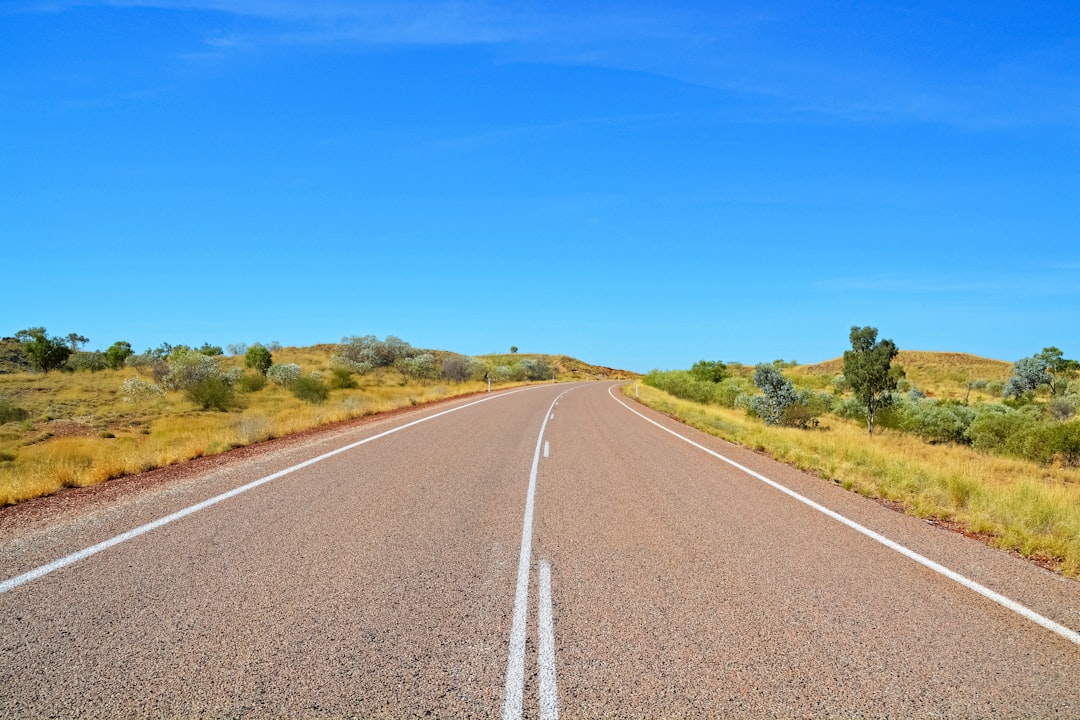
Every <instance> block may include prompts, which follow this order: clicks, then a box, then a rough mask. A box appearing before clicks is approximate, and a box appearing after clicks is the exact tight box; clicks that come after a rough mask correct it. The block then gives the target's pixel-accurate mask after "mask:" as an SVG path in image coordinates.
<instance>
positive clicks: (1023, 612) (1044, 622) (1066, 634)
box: [608, 386, 1080, 645]
mask: <svg viewBox="0 0 1080 720" xmlns="http://www.w3.org/2000/svg"><path fill="white" fill-rule="evenodd" d="M614 387H615V386H612V387H610V388H608V395H610V396H611V398H612V399H613V400H614V401H615V402H617V403H619V404H620V405H622V406H623V407H624V408H626V409H627V410H629V411H630V412H632V413H634V414H635V415H637V416H638V417H640V418H641V419H643V420H645V421H646V422H650V423H652V424H653V425H655V426H656V427H658V428H660V429H661V430H663V431H664V432H667V433H671V434H672V435H674V436H675V437H677V438H679V439H680V440H683V441H685V442H687V443H690V444H691V445H693V446H694V447H696V448H697V449H699V450H702V451H704V452H706V453H708V454H709V455H712V456H713V457H715V458H717V459H719V460H723V461H724V462H726V463H727V464H728V465H731V466H732V467H735V468H738V469H739V470H742V471H743V472H744V473H746V474H747V475H749V476H751V477H753V478H756V479H758V480H760V481H761V482H763V483H765V484H766V485H768V486H770V487H772V488H775V489H776V490H779V491H780V492H782V493H784V494H785V495H788V496H790V497H792V498H794V499H795V500H798V501H799V502H801V503H803V504H804V505H807V506H809V507H811V508H813V509H814V510H817V511H818V512H820V513H823V514H825V515H828V516H829V517H831V518H832V519H833V520H836V521H837V522H839V523H842V524H844V525H847V526H848V527H849V528H851V529H852V530H855V531H856V532H859V533H862V534H863V535H865V536H866V537H868V538H870V539H871V540H876V541H877V542H879V543H881V544H882V545H884V546H885V547H887V548H889V549H890V550H895V551H896V552H898V553H900V554H901V555H903V556H904V557H906V558H908V559H909V560H914V561H915V562H917V563H919V564H920V565H922V566H923V567H926V568H929V569H930V570H933V571H934V572H936V573H939V574H940V575H944V576H945V577H947V578H949V579H950V580H953V581H954V582H957V583H960V584H961V585H963V586H964V587H966V588H968V589H969V590H974V591H975V592H977V593H978V594H980V595H982V596H983V597H985V598H986V599H988V600H991V601H993V602H995V603H997V604H998V605H1001V606H1002V607H1005V608H1008V609H1009V610H1012V611H1013V612H1015V613H1016V614H1018V615H1020V616H1022V617H1024V618H1027V619H1028V620H1030V621H1031V622H1033V623H1036V624H1037V625H1041V626H1042V627H1044V628H1046V629H1047V630H1049V631H1050V632H1052V633H1056V634H1057V635H1060V636H1061V637H1063V638H1065V639H1066V640H1069V641H1070V642H1073V643H1075V644H1077V645H1080V633H1078V632H1076V631H1075V630H1071V629H1069V628H1067V627H1065V626H1064V625H1061V624H1060V623H1056V622H1054V621H1053V620H1051V619H1050V618H1048V617H1045V616H1043V615H1040V614H1039V613H1037V612H1035V611H1034V610H1032V609H1031V608H1029V607H1027V606H1025V605H1021V604H1020V603H1018V602H1016V601H1015V600H1013V599H1011V598H1008V597H1005V596H1004V595H1002V594H1001V593H997V592H994V591H993V590H991V589H990V588H988V587H986V586H985V585H981V584H979V583H977V582H975V581H974V580H972V579H970V578H968V577H965V576H964V575H961V574H960V573H958V572H956V571H955V570H950V569H949V568H947V567H945V566H944V565H941V564H940V563H936V562H934V561H933V560H931V559H930V558H928V557H926V556H925V555H920V554H919V553H917V552H915V551H914V550H911V549H909V548H907V547H904V546H903V545H901V544H900V543H898V542H896V541H894V540H890V539H889V538H887V537H885V536H884V535H881V534H879V533H877V532H874V531H873V530H871V529H870V528H868V527H865V526H864V525H860V524H859V523H857V522H855V521H854V520H851V519H849V518H847V517H844V516H843V515H841V514H840V513H838V512H836V511H835V510H830V509H829V508H827V507H825V506H824V505H821V504H820V503H816V502H814V501H813V500H811V499H810V498H808V497H805V496H803V495H800V494H799V493H797V492H795V491H794V490H792V489H790V488H787V487H784V486H783V485H781V484H780V483H778V482H776V481H775V480H770V479H769V478H767V477H765V476H764V475H762V474H760V473H757V472H754V471H753V470H751V469H750V468H748V467H746V466H745V465H740V464H739V463H737V462H735V461H734V460H732V459H730V458H727V457H724V456H723V455H721V454H720V453H718V452H716V451H715V450H710V449H709V448H707V447H705V446H704V445H699V444H698V443H696V442H694V441H693V440H691V439H690V438H688V437H684V436H682V435H680V434H679V433H677V432H675V431H674V430H671V429H670V428H666V427H664V426H663V425H661V424H660V423H658V422H656V421H655V420H653V419H652V418H649V417H646V416H644V415H642V414H641V413H639V412H638V411H637V410H635V409H634V408H632V407H630V406H629V405H627V404H626V403H624V402H623V401H622V400H620V399H619V398H617V397H615V395H614V394H612V390H613V389H614Z"/></svg>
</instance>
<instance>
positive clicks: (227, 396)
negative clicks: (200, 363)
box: [186, 375, 234, 412]
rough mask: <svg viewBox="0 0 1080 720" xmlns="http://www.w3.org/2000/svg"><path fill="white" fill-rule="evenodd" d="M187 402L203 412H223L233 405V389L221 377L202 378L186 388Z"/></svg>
mask: <svg viewBox="0 0 1080 720" xmlns="http://www.w3.org/2000/svg"><path fill="white" fill-rule="evenodd" d="M186 395H187V397H188V399H189V400H191V401H192V402H193V403H195V404H196V405H198V406H199V407H201V408H202V409H203V410H219V411H222V412H225V411H227V410H230V409H232V407H233V405H234V393H233V387H232V385H230V384H229V383H228V381H227V380H226V379H225V378H224V377H223V376H220V375H218V376H209V377H204V378H202V379H201V380H199V381H197V382H196V383H194V384H192V385H190V386H189V387H188V388H187V391H186Z"/></svg>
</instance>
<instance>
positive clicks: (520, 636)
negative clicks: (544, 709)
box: [502, 388, 574, 720]
mask: <svg viewBox="0 0 1080 720" xmlns="http://www.w3.org/2000/svg"><path fill="white" fill-rule="evenodd" d="M573 389H574V388H570V389H568V390H563V391H562V392H561V393H560V394H559V396H558V397H556V398H555V400H554V401H552V403H551V407H552V408H553V407H555V403H556V402H558V401H559V398H561V397H562V396H563V395H565V394H566V393H568V392H570V390H573ZM550 419H551V408H548V411H547V413H545V414H544V422H542V423H541V424H540V433H539V434H538V435H537V436H536V450H535V451H533V461H532V469H531V470H530V471H529V489H528V491H527V492H526V494H525V518H524V520H522V523H521V551H520V552H519V554H518V571H517V586H516V587H515V588H514V615H513V622H512V623H511V625H510V650H509V656H508V658H507V661H506V686H505V689H504V692H503V708H502V718H503V720H518V718H520V717H521V713H522V709H523V707H524V703H525V632H526V627H525V621H526V619H527V615H528V612H529V568H530V566H531V564H532V524H533V508H534V507H535V504H536V473H537V470H538V469H539V467H540V448H541V447H542V445H543V442H544V432H545V431H546V430H547V424H548V420H550Z"/></svg>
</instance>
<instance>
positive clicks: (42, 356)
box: [15, 327, 71, 372]
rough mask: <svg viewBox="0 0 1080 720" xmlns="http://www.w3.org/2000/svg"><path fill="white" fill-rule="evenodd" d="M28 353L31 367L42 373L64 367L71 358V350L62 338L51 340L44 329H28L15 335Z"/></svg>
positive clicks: (27, 356)
mask: <svg viewBox="0 0 1080 720" xmlns="http://www.w3.org/2000/svg"><path fill="white" fill-rule="evenodd" d="M15 337H16V338H18V340H19V342H21V343H22V345H23V349H24V350H25V351H26V359H27V360H29V362H30V367H32V368H34V369H35V370H40V371H41V372H49V371H50V370H55V369H56V368H61V367H64V364H65V363H66V362H67V359H68V358H69V357H71V348H69V347H68V346H67V343H66V341H65V340H63V339H61V338H51V337H49V336H48V334H47V333H46V331H45V328H43V327H33V328H27V329H26V330H20V331H19V332H17V333H15Z"/></svg>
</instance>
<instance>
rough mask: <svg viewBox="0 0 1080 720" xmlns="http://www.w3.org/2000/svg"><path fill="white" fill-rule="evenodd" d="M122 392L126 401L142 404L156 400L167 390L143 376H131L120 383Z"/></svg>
mask: <svg viewBox="0 0 1080 720" xmlns="http://www.w3.org/2000/svg"><path fill="white" fill-rule="evenodd" d="M120 394H121V396H122V397H123V398H124V402H129V403H137V404H141V403H146V402H150V401H151V400H156V399H157V398H159V397H161V396H162V395H164V394H165V391H164V390H162V389H161V388H160V387H158V386H157V385H155V384H154V383H151V382H147V381H145V380H143V379H142V378H138V377H130V378H128V379H127V380H125V381H124V382H123V383H122V384H121V385H120Z"/></svg>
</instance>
